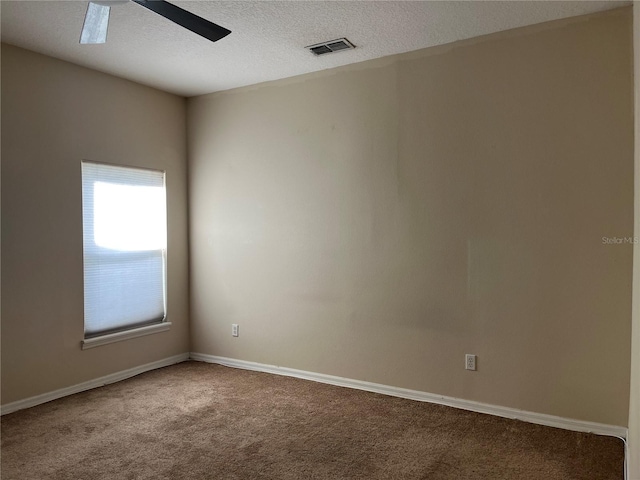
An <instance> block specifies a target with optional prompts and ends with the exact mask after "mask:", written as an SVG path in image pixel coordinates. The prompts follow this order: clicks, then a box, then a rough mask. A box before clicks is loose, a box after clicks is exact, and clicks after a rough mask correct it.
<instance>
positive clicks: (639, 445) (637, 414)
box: [628, 1, 640, 480]
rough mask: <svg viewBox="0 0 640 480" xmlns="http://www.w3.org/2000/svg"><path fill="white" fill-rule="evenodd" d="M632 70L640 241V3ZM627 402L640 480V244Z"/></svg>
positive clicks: (632, 474)
mask: <svg viewBox="0 0 640 480" xmlns="http://www.w3.org/2000/svg"><path fill="white" fill-rule="evenodd" d="M633 37H634V38H633V44H634V52H633V53H634V71H635V92H636V95H635V105H636V108H635V238H637V239H640V2H637V1H636V2H634V4H633ZM631 351H632V355H631V397H630V403H629V438H628V441H629V448H628V454H629V458H628V462H629V472H628V474H629V476H628V478H629V480H640V244H636V245H635V246H634V250H633V336H632V345H631Z"/></svg>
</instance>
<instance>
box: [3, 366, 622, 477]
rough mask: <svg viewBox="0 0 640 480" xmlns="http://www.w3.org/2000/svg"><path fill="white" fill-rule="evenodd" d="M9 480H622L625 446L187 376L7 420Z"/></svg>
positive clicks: (245, 381) (384, 400)
mask: <svg viewBox="0 0 640 480" xmlns="http://www.w3.org/2000/svg"><path fill="white" fill-rule="evenodd" d="M1 453H2V457H1V458H2V460H1V462H2V467H1V472H0V473H1V478H2V480H14V479H15V480H27V479H64V480H68V479H83V480H89V479H91V480H94V479H110V480H111V479H155V480H160V479H171V480H173V479H242V480H251V479H367V480H372V479H403V480H404V479H429V480H441V479H456V480H459V479H463V480H472V479H491V480H500V479H518V480H528V479H531V480H534V479H535V480H572V479H585V480H587V479H588V480H599V479H612V480H613V479H615V480H621V479H622V478H623V462H624V449H623V444H622V441H621V440H618V439H616V438H611V437H604V436H597V435H593V434H584V433H576V432H569V431H565V430H560V429H555V428H550V427H543V426H538V425H532V424H528V423H524V422H520V421H517V420H507V419H503V418H498V417H493V416H489V415H482V414H477V413H473V412H467V411H464V410H457V409H454V408H450V407H444V406H440V405H432V404H428V403H421V402H415V401H411V400H405V399H400V398H394V397H388V396H384V395H379V394H375V393H369V392H363V391H359V390H352V389H347V388H341V387H334V386H331V385H324V384H319V383H314V382H310V381H305V380H299V379H295V378H289V377H282V376H276V375H270V374H265V373H257V372H249V371H244V370H238V369H232V368H227V367H222V366H217V365H210V364H205V363H197V362H185V363H181V364H178V365H174V366H171V367H167V368H163V369H160V370H155V371H153V372H148V373H145V374H142V375H139V376H137V377H135V378H132V379H129V380H125V381H123V382H119V383H116V384H112V385H108V386H106V387H102V388H98V389H95V390H90V391H87V392H84V393H79V394H76V395H73V396H70V397H66V398H63V399H60V400H56V401H53V402H49V403H47V404H44V405H40V406H37V407H34V408H30V409H28V410H22V411H19V412H15V413H12V414H9V415H5V416H3V417H2V448H1Z"/></svg>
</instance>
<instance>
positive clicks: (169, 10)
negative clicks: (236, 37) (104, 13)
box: [133, 0, 231, 42]
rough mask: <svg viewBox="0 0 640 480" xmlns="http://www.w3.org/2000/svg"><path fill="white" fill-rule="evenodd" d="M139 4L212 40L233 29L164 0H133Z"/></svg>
mask: <svg viewBox="0 0 640 480" xmlns="http://www.w3.org/2000/svg"><path fill="white" fill-rule="evenodd" d="M133 1H134V2H136V3H137V4H138V5H142V6H143V7H145V8H148V9H149V10H151V11H153V12H155V13H157V14H158V15H162V16H163V17H164V18H167V19H169V20H171V21H172V22H174V23H177V24H178V25H180V26H182V27H184V28H186V29H187V30H191V31H192V32H194V33H197V34H198V35H201V36H203V37H204V38H206V39H209V40H211V41H212V42H217V41H218V40H220V39H221V38H224V37H226V36H227V35H229V34H230V33H231V30H227V29H226V28H224V27H221V26H220V25H216V24H215V23H212V22H210V21H209V20H205V19H204V18H202V17H199V16H197V15H194V14H193V13H191V12H187V11H186V10H183V9H182V8H180V7H176V6H175V5H173V4H171V3H169V2H165V1H164V0H133Z"/></svg>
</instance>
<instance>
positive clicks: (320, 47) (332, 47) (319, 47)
mask: <svg viewBox="0 0 640 480" xmlns="http://www.w3.org/2000/svg"><path fill="white" fill-rule="evenodd" d="M305 48H307V49H309V50H310V51H311V52H312V53H313V54H314V55H316V56H318V55H325V54H327V53H333V52H339V51H340V50H351V49H354V48H356V46H355V45H354V44H353V43H351V42H350V41H349V40H347V39H346V38H338V39H337V40H331V41H329V42H322V43H316V44H315V45H309V46H308V47H305Z"/></svg>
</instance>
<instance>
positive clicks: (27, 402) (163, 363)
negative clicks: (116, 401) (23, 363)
mask: <svg viewBox="0 0 640 480" xmlns="http://www.w3.org/2000/svg"><path fill="white" fill-rule="evenodd" d="M186 360H189V354H188V353H181V354H180V355H174V356H173V357H169V358H164V359H162V360H158V361H156V362H151V363H147V364H145V365H140V366H138V367H133V368H129V369H128V370H122V371H121V372H116V373H111V374H109V375H105V376H104V377H100V378H96V379H94V380H89V381H87V382H82V383H79V384H77V385H72V386H70V387H66V388H61V389H60V390H54V391H53V392H48V393H43V394H41V395H36V396H35V397H29V398H25V399H24V400H18V401H16V402H11V403H7V404H6V405H2V406H0V415H5V414H7V413H11V412H15V411H17V410H22V409H23V408H30V407H35V406H36V405H40V404H41V403H46V402H50V401H51V400H56V399H58V398H62V397H66V396H67V395H73V394H74V393H80V392H84V391H85V390H91V389H92V388H96V387H102V386H104V385H108V384H109V383H114V382H119V381H120V380H125V379H127V378H131V377H134V376H136V375H139V374H140V373H144V372H148V371H150V370H155V369H157V368H162V367H168V366H169V365H173V364H175V363H180V362H184V361H186Z"/></svg>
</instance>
